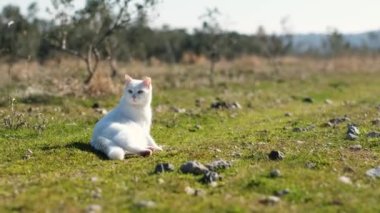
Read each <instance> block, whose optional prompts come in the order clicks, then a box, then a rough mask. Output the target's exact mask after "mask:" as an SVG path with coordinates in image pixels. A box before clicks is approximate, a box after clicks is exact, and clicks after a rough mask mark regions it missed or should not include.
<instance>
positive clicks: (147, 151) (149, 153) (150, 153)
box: [139, 149, 153, 157]
mask: <svg viewBox="0 0 380 213" xmlns="http://www.w3.org/2000/svg"><path fill="white" fill-rule="evenodd" d="M152 153H153V150H150V149H147V150H144V151H141V152H140V153H139V154H140V155H141V156H143V157H149V156H151V155H152Z"/></svg>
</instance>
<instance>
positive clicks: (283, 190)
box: [274, 189, 290, 197]
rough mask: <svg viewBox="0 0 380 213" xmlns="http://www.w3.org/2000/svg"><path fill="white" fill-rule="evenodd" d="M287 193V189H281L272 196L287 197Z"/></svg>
mask: <svg viewBox="0 0 380 213" xmlns="http://www.w3.org/2000/svg"><path fill="white" fill-rule="evenodd" d="M289 193H290V190H289V189H282V190H278V191H275V192H274V195H275V196H277V197H282V196H284V195H287V194H289Z"/></svg>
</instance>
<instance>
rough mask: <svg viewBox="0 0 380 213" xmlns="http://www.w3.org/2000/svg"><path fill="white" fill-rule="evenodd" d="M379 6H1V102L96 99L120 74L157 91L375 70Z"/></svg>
mask: <svg viewBox="0 0 380 213" xmlns="http://www.w3.org/2000/svg"><path fill="white" fill-rule="evenodd" d="M379 7H380V2H378V1H375V0H362V1H356V0H355V1H354V0H351V1H343V0H336V1H327V0H322V1H315V2H310V1H308V2H307V1H301V0H289V1H286V2H285V1H274V0H268V1H259V0H234V1H232V0H218V1H217V0H193V1H179V0H127V1H125V0H82V1H72V0H37V1H36V0H34V1H33V0H23V1H22V0H2V1H1V2H0V9H1V14H0V24H1V26H0V72H1V74H2V76H3V77H2V78H1V79H0V88H1V89H2V91H6V93H7V95H11V96H17V95H19V94H21V95H30V94H34V93H47V92H49V93H54V94H59V95H65V94H72V95H103V94H108V93H118V92H120V90H119V86H120V82H122V80H123V75H124V74H125V73H129V74H130V75H134V76H136V77H141V76H142V75H150V76H152V77H154V78H155V79H156V80H157V81H160V82H161V84H160V85H161V87H167V88H169V87H170V88H172V87H180V86H184V87H193V86H209V85H218V84H223V83H225V82H228V81H236V82H239V81H244V79H247V78H245V77H244V75H243V74H242V73H250V74H254V75H255V78H256V79H260V78H274V79H277V80H278V79H280V78H284V77H285V78H286V77H289V76H306V75H308V74H309V73H313V72H317V73H325V72H358V71H359V72H360V71H363V70H365V71H366V72H375V71H377V70H379V69H380V64H379V62H378V61H379V60H378V56H379V50H380V31H379V27H380V25H379V24H378V22H377V20H380V13H378V11H377V8H379Z"/></svg>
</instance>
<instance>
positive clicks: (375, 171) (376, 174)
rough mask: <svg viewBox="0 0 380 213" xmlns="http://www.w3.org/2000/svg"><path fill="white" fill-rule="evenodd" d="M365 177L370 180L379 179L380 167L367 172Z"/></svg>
mask: <svg viewBox="0 0 380 213" xmlns="http://www.w3.org/2000/svg"><path fill="white" fill-rule="evenodd" d="M366 175H367V176H368V177H372V178H380V166H378V167H376V168H373V169H369V170H367V172H366Z"/></svg>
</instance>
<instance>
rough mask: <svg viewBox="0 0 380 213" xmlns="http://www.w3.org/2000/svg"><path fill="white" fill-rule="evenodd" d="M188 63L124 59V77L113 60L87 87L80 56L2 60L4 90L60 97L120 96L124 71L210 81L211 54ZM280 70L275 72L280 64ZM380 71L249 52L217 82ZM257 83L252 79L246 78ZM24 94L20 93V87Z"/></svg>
mask: <svg viewBox="0 0 380 213" xmlns="http://www.w3.org/2000/svg"><path fill="white" fill-rule="evenodd" d="M182 61H183V63H182V64H166V63H163V62H160V61H159V60H157V59H155V58H152V59H151V60H149V61H148V62H147V63H144V62H141V61H136V60H133V61H131V62H129V63H123V62H119V63H118V72H119V73H118V75H117V76H116V77H115V78H114V79H111V78H110V67H109V66H108V63H107V62H102V63H100V65H99V69H98V70H99V72H98V73H97V74H96V75H95V77H94V78H93V80H92V82H90V84H89V85H86V86H84V85H83V79H84V78H85V76H86V74H87V73H86V68H85V65H84V64H83V63H82V62H81V61H79V60H76V59H75V58H60V59H57V60H51V61H47V62H45V63H44V64H39V63H37V62H30V61H20V62H18V63H16V64H14V65H13V67H12V70H11V72H10V74H9V72H8V71H9V66H8V65H7V64H6V63H0V74H1V76H3V77H2V78H1V79H0V88H6V87H15V88H16V87H17V88H25V90H26V89H27V88H29V90H31V89H32V90H33V89H34V88H42V89H43V90H45V91H48V92H49V93H54V94H57V95H67V94H69V95H77V96H78V95H79V96H81V95H91V96H99V95H105V94H114V93H118V92H119V91H120V87H121V86H122V82H123V75H124V73H128V74H130V75H132V76H134V77H136V78H141V77H143V76H151V77H152V78H153V79H154V80H155V81H156V82H159V84H158V87H162V88H172V87H185V88H194V87H199V86H208V85H209V79H208V75H209V66H210V64H209V63H208V61H207V59H206V58H205V57H199V56H195V55H192V54H186V55H185V56H184V58H183V60H182ZM274 63H275V64H276V66H277V67H278V71H279V72H275V70H276V69H275V64H274ZM379 71H380V58H379V56H355V55H347V56H341V57H335V58H312V57H294V56H286V57H281V58H277V59H276V60H275V61H274V62H273V60H268V59H266V58H262V57H258V56H243V57H241V58H239V59H235V60H233V61H228V60H225V59H221V60H220V61H219V62H218V63H217V64H216V76H215V81H216V82H217V83H221V84H223V83H226V82H236V83H244V81H245V79H246V75H254V76H255V78H275V79H287V78H289V77H290V78H293V77H297V78H306V77H307V76H310V75H311V74H313V73H337V72H338V73H355V72H366V73H373V72H379ZM246 83H251V82H246ZM18 93H20V91H18Z"/></svg>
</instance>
